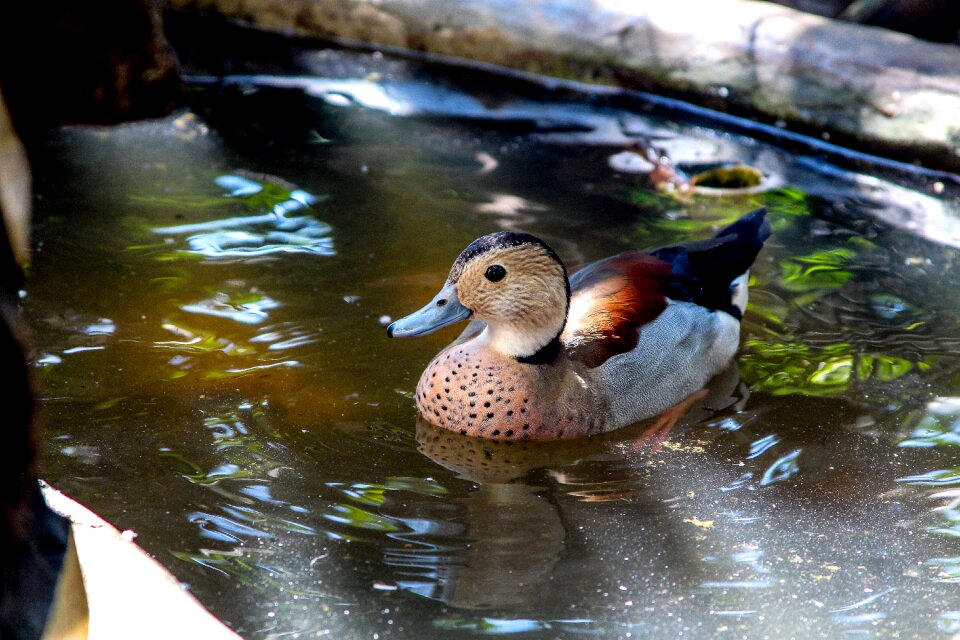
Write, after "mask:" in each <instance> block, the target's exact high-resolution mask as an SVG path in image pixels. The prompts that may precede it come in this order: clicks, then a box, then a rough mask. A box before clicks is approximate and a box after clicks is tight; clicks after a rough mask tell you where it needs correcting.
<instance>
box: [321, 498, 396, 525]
mask: <svg viewBox="0 0 960 640" xmlns="http://www.w3.org/2000/svg"><path fill="white" fill-rule="evenodd" d="M330 509H331V511H333V512H334V513H325V514H323V517H324V518H327V519H328V520H333V521H334V522H339V523H340V524H345V525H349V526H351V527H355V528H357V529H365V530H368V531H382V532H392V531H399V530H400V529H399V527H397V525H395V524H393V523H392V522H391V521H390V519H389V518H385V517H384V516H381V515H377V514H375V513H370V512H369V511H364V510H363V509H360V508H359V507H355V506H353V505H351V504H342V503H341V504H334V505H330Z"/></svg>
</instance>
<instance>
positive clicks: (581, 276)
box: [560, 251, 673, 367]
mask: <svg viewBox="0 0 960 640" xmlns="http://www.w3.org/2000/svg"><path fill="white" fill-rule="evenodd" d="M672 278H673V272H672V269H671V267H670V265H668V264H667V263H666V262H664V261H663V260H660V259H659V258H656V257H655V256H652V255H650V254H648V253H641V252H638V251H630V252H627V253H621V254H618V255H615V256H611V257H610V258H606V259H605V260H600V261H598V262H594V263H592V264H589V265H587V266H585V267H583V268H581V269H580V270H578V271H576V272H575V273H574V274H573V275H572V276H571V277H570V294H571V295H570V311H569V314H568V316H567V324H566V326H565V327H564V330H563V334H562V335H561V337H560V339H561V341H562V342H563V344H564V345H565V346H566V348H567V352H568V354H569V355H570V357H571V358H572V359H574V360H577V361H581V362H583V363H585V364H586V365H587V366H589V367H597V366H599V365H601V364H603V363H604V362H606V360H607V359H608V358H610V357H612V356H615V355H617V354H618V353H624V352H626V351H630V350H631V349H633V348H634V347H635V346H637V338H638V331H637V330H638V329H639V328H640V327H642V326H643V325H644V324H647V323H648V322H650V321H651V320H653V319H654V318H656V317H657V316H659V315H660V313H661V312H663V310H664V309H665V308H666V306H667V299H666V297H665V296H664V292H665V291H666V290H667V288H668V287H669V286H670V282H671V279H672Z"/></svg>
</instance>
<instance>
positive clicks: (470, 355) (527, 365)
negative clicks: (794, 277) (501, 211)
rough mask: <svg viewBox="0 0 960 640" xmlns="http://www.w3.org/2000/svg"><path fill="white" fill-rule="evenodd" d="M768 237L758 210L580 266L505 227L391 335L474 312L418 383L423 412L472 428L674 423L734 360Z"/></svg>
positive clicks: (439, 421) (569, 432)
mask: <svg viewBox="0 0 960 640" xmlns="http://www.w3.org/2000/svg"><path fill="white" fill-rule="evenodd" d="M770 234H771V230H770V225H769V222H768V221H767V219H766V210H765V209H763V208H760V209H757V210H755V211H752V212H750V213H748V214H746V215H744V216H742V217H741V218H739V219H737V220H736V221H735V222H733V223H732V224H730V225H728V226H726V227H724V228H723V229H721V230H720V231H718V232H717V233H716V234H715V235H714V236H713V237H711V238H707V239H705V240H696V241H691V242H688V243H684V244H677V245H670V246H665V247H660V248H656V249H649V250H631V251H626V252H623V253H619V254H616V255H613V256H609V257H607V258H603V259H600V260H597V261H595V262H591V263H589V264H586V265H583V266H581V267H579V268H577V269H573V270H571V272H570V273H569V275H568V271H567V268H566V266H565V265H564V262H563V261H562V260H561V258H560V256H559V255H558V254H557V252H556V251H554V250H553V249H552V248H551V247H550V246H549V245H548V244H547V243H546V242H544V241H543V240H541V239H540V238H538V237H536V236H533V235H531V234H528V233H523V232H519V231H498V232H495V233H491V234H488V235H484V236H482V237H480V238H477V239H476V240H474V241H473V242H472V243H470V244H469V245H468V246H467V247H466V248H465V249H464V250H463V251H462V252H461V253H460V255H459V256H458V257H457V258H456V260H455V261H454V262H453V266H452V267H451V269H450V273H449V275H448V277H447V279H446V282H445V283H444V285H443V287H442V288H441V289H440V291H439V292H438V293H437V294H436V295H435V296H434V297H433V299H432V300H430V302H428V303H427V304H426V305H425V306H424V307H423V308H421V309H419V310H418V311H414V312H413V313H411V314H410V315H407V316H405V317H403V318H400V319H399V320H396V321H395V322H393V323H391V324H390V325H389V326H388V328H387V335H388V336H389V337H391V338H409V337H417V336H423V335H427V334H430V333H433V332H434V331H437V330H438V329H440V328H442V327H446V326H448V325H451V324H454V323H457V322H462V321H467V320H469V321H470V322H469V324H468V325H467V327H466V329H465V330H464V331H463V332H462V333H461V334H460V335H459V337H457V338H456V339H455V340H454V341H453V342H452V343H451V344H450V345H449V346H447V347H446V348H444V349H442V350H441V351H440V352H439V353H438V354H437V355H436V356H435V357H434V358H433V360H432V361H431V362H430V363H429V365H428V366H427V367H426V369H425V370H424V371H423V373H422V374H421V376H420V380H419V382H418V383H417V387H416V392H415V396H416V405H417V410H418V412H419V414H420V416H422V417H423V418H424V419H425V420H426V421H427V422H429V423H430V424H433V425H434V426H436V427H441V428H444V429H448V430H451V431H454V432H457V433H459V434H460V435H463V436H470V437H476V438H485V439H490V440H507V441H511V440H560V439H569V438H579V437H587V436H593V435H596V434H601V433H607V432H609V431H613V430H616V429H620V428H623V427H625V426H628V425H632V424H636V423H638V422H641V421H643V420H645V419H647V418H652V417H655V416H667V417H668V418H669V419H668V420H667V422H666V423H664V424H672V423H674V422H675V421H676V420H675V419H676V417H677V415H678V414H679V415H682V413H683V411H684V408H685V407H687V406H689V404H690V403H691V401H692V400H694V399H695V398H698V397H700V396H701V395H703V394H704V393H706V392H705V388H706V385H707V383H708V382H709V381H710V380H711V379H712V378H714V376H717V375H718V374H719V373H721V372H722V371H724V370H725V369H726V368H727V367H729V366H730V365H731V364H732V363H733V361H734V358H735V356H736V353H737V351H738V350H739V345H740V322H741V320H742V318H743V314H744V312H745V311H746V307H747V301H748V297H749V295H748V281H749V274H750V268H751V267H752V266H753V264H754V262H755V260H756V258H757V256H758V254H759V253H760V251H761V249H762V248H763V244H764V242H765V241H766V240H767V239H768V238H769V236H770ZM658 424H659V423H658ZM661 426H662V424H661Z"/></svg>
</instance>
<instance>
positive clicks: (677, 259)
mask: <svg viewBox="0 0 960 640" xmlns="http://www.w3.org/2000/svg"><path fill="white" fill-rule="evenodd" d="M766 213H767V210H766V209H763V208H761V209H757V210H756V211H753V212H751V213H748V214H747V215H745V216H743V217H742V218H740V219H739V220H737V221H736V222H734V223H733V224H731V225H730V226H728V227H726V228H724V229H723V230H722V231H720V232H719V233H717V234H716V235H715V236H714V237H712V238H710V239H709V240H700V241H697V242H690V243H687V244H682V245H675V246H671V247H664V248H662V249H657V250H655V251H651V253H652V254H653V255H655V256H657V257H658V258H660V259H661V260H663V261H664V262H667V263H668V264H670V266H671V268H672V269H673V274H674V279H673V281H672V282H671V283H670V286H669V288H668V291H667V295H668V296H669V297H670V298H672V299H674V300H686V301H690V302H695V303H697V304H699V305H702V306H704V307H707V308H708V309H712V310H717V311H726V312H727V313H730V314H731V315H733V316H735V317H737V318H740V309H738V308H737V307H736V306H734V305H733V303H732V301H731V292H730V284H731V283H732V282H733V281H734V280H735V279H737V278H738V277H740V276H741V275H743V274H744V273H746V271H747V270H748V269H749V268H750V266H751V265H752V264H753V262H754V260H756V258H757V254H758V253H760V249H761V248H763V243H764V241H765V240H766V239H767V238H769V237H770V223H769V222H767V220H766Z"/></svg>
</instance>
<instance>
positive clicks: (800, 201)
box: [763, 187, 810, 216]
mask: <svg viewBox="0 0 960 640" xmlns="http://www.w3.org/2000/svg"><path fill="white" fill-rule="evenodd" d="M763 204H764V206H766V207H767V209H768V210H769V211H770V213H780V214H783V215H785V216H805V215H808V214H809V213H810V205H809V203H808V202H807V194H805V193H804V192H803V191H800V190H799V189H793V188H790V187H784V188H782V189H775V190H774V191H770V192H769V193H766V194H764V196H763Z"/></svg>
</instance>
